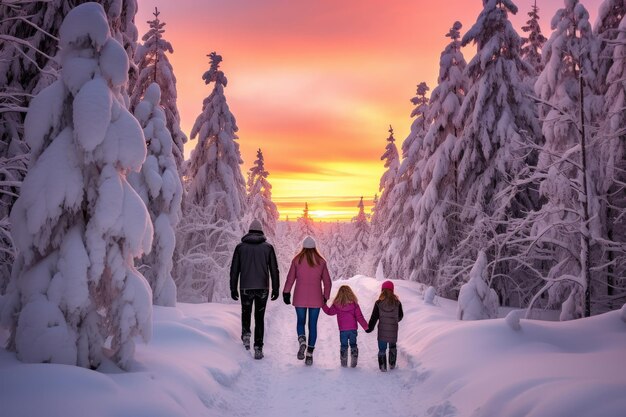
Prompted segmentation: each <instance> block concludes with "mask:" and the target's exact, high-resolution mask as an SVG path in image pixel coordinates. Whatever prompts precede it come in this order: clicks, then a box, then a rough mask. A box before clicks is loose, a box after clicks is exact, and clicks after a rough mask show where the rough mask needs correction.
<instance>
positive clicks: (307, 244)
mask: <svg viewBox="0 0 626 417" xmlns="http://www.w3.org/2000/svg"><path fill="white" fill-rule="evenodd" d="M302 247H303V248H305V249H313V248H314V247H315V239H313V238H312V237H311V236H307V237H305V238H304V242H302Z"/></svg>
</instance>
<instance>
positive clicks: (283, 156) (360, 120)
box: [136, 0, 601, 220]
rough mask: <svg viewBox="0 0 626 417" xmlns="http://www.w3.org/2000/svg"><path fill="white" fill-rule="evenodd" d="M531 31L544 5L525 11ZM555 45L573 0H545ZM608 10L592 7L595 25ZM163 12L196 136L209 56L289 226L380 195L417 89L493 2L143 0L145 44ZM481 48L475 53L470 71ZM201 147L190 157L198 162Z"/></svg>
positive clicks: (343, 211) (246, 149) (244, 145)
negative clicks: (532, 13) (458, 27)
mask: <svg viewBox="0 0 626 417" xmlns="http://www.w3.org/2000/svg"><path fill="white" fill-rule="evenodd" d="M515 3H516V4H517V6H518V7H519V9H520V11H519V13H518V14H517V15H516V16H512V18H511V20H512V22H513V25H514V26H515V27H516V28H517V29H518V31H519V32H520V33H522V32H521V29H520V28H521V26H522V25H523V23H524V22H525V21H526V20H527V19H528V17H527V14H526V13H527V12H528V11H529V10H530V7H531V5H532V3H533V0H518V1H516V2H515ZM537 3H538V5H539V7H540V16H541V23H542V28H543V30H544V35H546V36H547V37H549V34H550V30H549V24H550V20H551V19H552V16H553V15H554V13H555V11H556V10H557V9H558V8H561V7H562V5H563V1H562V0H539V1H538V2H537ZM600 3H601V0H584V1H583V4H584V5H585V6H586V7H587V9H588V10H589V12H590V14H591V16H592V22H594V19H595V16H596V14H597V8H598V5H599V4H600ZM155 6H157V7H158V8H159V11H160V12H161V16H160V18H161V20H162V21H164V22H166V23H167V26H166V27H165V30H166V32H165V34H164V37H165V39H167V40H168V41H170V42H171V43H172V46H173V47H174V54H173V55H171V56H170V62H171V63H172V65H173V67H174V71H175V75H176V77H177V81H178V83H177V87H178V108H179V110H180V113H181V117H182V129H183V131H185V132H186V133H189V132H190V130H191V127H192V125H193V123H194V121H195V118H196V117H197V116H198V114H199V113H200V111H201V109H202V100H203V99H204V98H205V97H207V96H208V95H209V94H210V92H211V90H212V88H213V87H212V86H206V85H205V84H204V82H203V80H202V78H201V77H202V74H203V73H204V71H206V70H207V69H208V58H207V57H206V55H207V54H208V53H210V52H211V51H216V52H217V53H219V54H221V55H222V56H223V59H224V60H223V62H222V65H221V69H222V70H223V71H224V73H225V74H226V76H227V77H228V86H227V88H226V90H225V94H226V99H227V101H228V104H229V106H230V109H231V111H232V112H233V114H234V115H235V117H236V119H237V124H238V126H239V138H240V139H239V143H240V146H241V152H242V156H243V159H244V165H243V171H244V172H245V171H247V170H248V169H249V168H250V166H251V164H252V163H253V161H254V159H255V152H256V149H257V148H259V147H260V148H261V149H262V150H263V153H264V156H265V161H266V167H267V169H268V171H269V172H270V178H269V179H270V182H271V183H272V185H273V199H274V201H275V202H276V203H277V204H278V208H279V210H280V213H281V219H284V218H285V216H286V215H289V217H290V218H291V219H295V218H296V217H298V216H300V215H301V213H302V208H303V206H304V202H305V201H307V202H308V203H309V208H310V212H311V213H312V215H313V216H314V217H315V218H317V219H318V220H330V219H342V220H345V219H349V218H351V217H353V216H354V215H356V213H357V208H356V204H357V202H358V199H359V197H360V196H364V197H365V200H366V204H367V207H368V208H369V205H371V200H372V197H373V196H374V194H375V193H377V192H378V182H379V179H380V175H381V174H382V172H383V170H384V167H383V164H382V161H380V156H381V155H382V154H383V152H384V148H385V144H386V138H387V136H388V132H387V130H388V129H389V125H390V124H391V125H392V126H393V128H394V130H395V137H396V139H397V145H398V148H400V146H401V143H402V141H403V140H404V138H405V137H406V136H407V134H408V132H409V128H410V125H411V119H410V117H409V115H410V113H411V110H412V108H413V106H412V104H411V103H410V101H409V100H410V99H411V97H413V96H414V95H415V90H416V85H417V84H418V83H419V82H421V81H426V83H427V84H428V86H429V87H430V88H431V91H432V89H433V88H434V87H435V86H436V80H437V74H438V70H439V55H440V53H441V51H442V49H443V47H444V46H445V45H446V43H447V42H448V38H446V37H445V36H444V35H445V34H446V33H447V32H448V30H449V28H450V26H451V25H452V23H453V22H454V21H455V20H459V21H460V22H461V23H463V29H462V33H465V31H466V30H467V29H469V28H470V27H471V26H472V25H473V24H474V22H475V21H476V18H477V16H478V14H479V12H480V10H481V9H482V1H481V0H448V1H431V0H393V1H383V0H359V1H356V0H314V1H306V2H305V1H297V0H264V1H261V0H228V1H225V0H221V1H208V0H175V1H172V0H151V1H146V0H139V12H138V15H137V18H136V24H137V26H138V29H139V34H140V35H139V36H140V37H141V36H142V35H143V34H144V33H145V32H146V31H147V27H148V25H147V23H146V21H147V20H150V19H152V18H153V16H152V15H151V13H152V12H153V10H154V7H155ZM474 52H475V48H474V47H468V48H466V49H465V51H464V53H465V59H466V60H467V61H469V60H470V59H471V55H473V54H474ZM194 146H195V141H190V142H189V143H188V144H187V146H186V154H187V156H188V155H189V154H190V152H191V150H192V149H193V147H194Z"/></svg>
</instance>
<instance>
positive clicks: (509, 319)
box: [504, 310, 525, 331]
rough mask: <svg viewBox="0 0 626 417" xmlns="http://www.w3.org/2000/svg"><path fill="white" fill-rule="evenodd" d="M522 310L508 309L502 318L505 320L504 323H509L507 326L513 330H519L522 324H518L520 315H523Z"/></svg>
mask: <svg viewBox="0 0 626 417" xmlns="http://www.w3.org/2000/svg"><path fill="white" fill-rule="evenodd" d="M524 313H525V312H524V310H511V311H509V314H507V315H506V317H505V318H504V321H505V322H506V324H508V325H509V327H510V328H511V329H513V330H515V331H517V330H521V329H522V326H521V325H520V322H519V321H520V319H521V318H522V316H523V315H524Z"/></svg>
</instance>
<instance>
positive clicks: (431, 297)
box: [424, 287, 437, 305]
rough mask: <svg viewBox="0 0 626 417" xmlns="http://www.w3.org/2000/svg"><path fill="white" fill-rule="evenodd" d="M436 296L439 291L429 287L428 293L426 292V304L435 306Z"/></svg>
mask: <svg viewBox="0 0 626 417" xmlns="http://www.w3.org/2000/svg"><path fill="white" fill-rule="evenodd" d="M436 296H437V290H436V289H435V287H428V288H427V289H426V291H424V303H426V304H430V305H433V304H434V302H435V297H436Z"/></svg>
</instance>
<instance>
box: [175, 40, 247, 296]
mask: <svg viewBox="0 0 626 417" xmlns="http://www.w3.org/2000/svg"><path fill="white" fill-rule="evenodd" d="M209 58H210V63H211V66H210V69H209V70H208V71H206V72H205V73H204V75H203V76H202V78H203V79H204V81H205V83H206V84H211V83H214V87H213V91H212V92H211V94H210V95H209V96H208V97H207V98H206V99H204V102H203V105H202V113H200V115H199V116H198V118H197V119H196V122H195V124H194V126H193V129H192V130H191V138H192V139H193V138H195V137H197V138H198V142H197V144H196V147H195V149H194V150H193V152H192V154H191V159H190V161H189V165H188V169H187V175H188V176H189V178H190V184H189V189H188V192H187V195H186V197H185V204H184V207H185V209H184V210H185V213H184V216H183V221H182V222H181V226H180V227H179V236H178V238H177V242H179V243H178V245H179V248H178V249H177V256H178V257H179V262H178V263H179V264H180V270H179V272H178V274H177V277H176V279H177V280H178V281H177V286H178V290H179V299H181V300H188V301H192V300H197V301H200V300H206V299H207V298H208V299H209V300H220V299H225V298H227V297H228V296H229V290H228V283H227V280H224V279H223V277H224V276H225V274H227V271H226V268H227V267H228V265H229V262H230V257H231V255H232V251H233V249H234V247H235V245H236V243H237V242H238V240H239V239H240V237H241V233H242V230H243V229H242V224H241V221H242V219H243V215H244V213H245V210H246V204H245V197H246V192H245V180H244V178H243V175H242V174H241V169H240V165H241V164H242V163H243V161H242V160H241V154H240V152H239V143H237V141H236V140H237V139H238V138H237V135H236V132H237V130H238V129H237V124H236V121H235V117H234V116H233V115H232V113H231V112H230V109H229V108H228V104H227V103H226V97H225V95H224V87H226V84H227V79H226V76H225V75H224V73H223V72H222V71H221V70H220V69H219V64H220V63H221V61H222V57H221V56H220V55H217V54H216V53H215V52H212V53H211V54H210V55H209Z"/></svg>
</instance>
